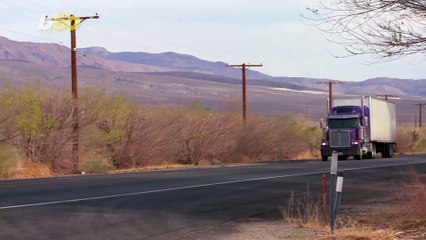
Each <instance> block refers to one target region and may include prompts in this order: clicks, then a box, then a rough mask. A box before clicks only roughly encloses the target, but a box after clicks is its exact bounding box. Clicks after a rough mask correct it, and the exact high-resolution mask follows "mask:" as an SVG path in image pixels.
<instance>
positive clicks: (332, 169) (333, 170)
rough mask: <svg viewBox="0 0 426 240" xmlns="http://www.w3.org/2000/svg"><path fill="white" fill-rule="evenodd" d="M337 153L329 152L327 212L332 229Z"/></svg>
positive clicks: (332, 228)
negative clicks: (328, 198) (328, 199)
mask: <svg viewBox="0 0 426 240" xmlns="http://www.w3.org/2000/svg"><path fill="white" fill-rule="evenodd" d="M338 159H339V155H338V153H337V152H336V151H333V153H332V154H331V167H330V201H329V205H330V206H329V214H330V227H331V230H332V231H333V230H334V227H333V224H334V214H333V212H334V202H335V197H334V191H336V177H337V162H338Z"/></svg>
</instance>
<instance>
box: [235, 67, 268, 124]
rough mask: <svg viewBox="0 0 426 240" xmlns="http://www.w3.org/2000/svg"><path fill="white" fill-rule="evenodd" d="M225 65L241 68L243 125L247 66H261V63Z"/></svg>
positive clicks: (245, 109)
mask: <svg viewBox="0 0 426 240" xmlns="http://www.w3.org/2000/svg"><path fill="white" fill-rule="evenodd" d="M226 66H227V67H238V68H241V70H242V78H243V83H242V85H243V121H244V125H245V124H246V122H247V95H246V85H247V77H246V75H247V74H246V73H247V68H248V67H262V66H263V65H262V64H246V63H243V64H231V65H229V64H228V65H226Z"/></svg>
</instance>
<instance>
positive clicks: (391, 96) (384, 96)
mask: <svg viewBox="0 0 426 240" xmlns="http://www.w3.org/2000/svg"><path fill="white" fill-rule="evenodd" d="M376 97H379V98H384V99H385V100H388V99H389V98H394V99H398V98H399V96H398V95H390V94H379V95H376Z"/></svg>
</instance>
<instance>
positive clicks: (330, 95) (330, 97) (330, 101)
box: [317, 80, 344, 112]
mask: <svg viewBox="0 0 426 240" xmlns="http://www.w3.org/2000/svg"><path fill="white" fill-rule="evenodd" d="M343 83H344V82H341V81H333V80H329V81H321V82H317V84H328V111H329V112H330V111H331V109H332V108H333V84H343Z"/></svg>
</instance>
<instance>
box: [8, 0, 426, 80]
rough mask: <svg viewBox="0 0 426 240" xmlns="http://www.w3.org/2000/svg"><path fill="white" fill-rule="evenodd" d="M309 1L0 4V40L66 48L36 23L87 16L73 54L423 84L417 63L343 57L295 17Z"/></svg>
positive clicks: (64, 39)
mask: <svg viewBox="0 0 426 240" xmlns="http://www.w3.org/2000/svg"><path fill="white" fill-rule="evenodd" d="M316 5H317V0H264V1H254V0H182V1H171V0H168V1H166V0H151V1H147V0H122V1H100V0H91V1H82V0H75V1H70V0H43V1H40V0H0V20H1V25H0V35H2V36H5V37H8V38H10V39H12V40H18V41H31V42H56V43H61V44H64V45H66V46H69V38H70V37H69V32H68V31H61V32H59V31H55V30H52V31H39V30H37V25H38V23H39V19H40V16H41V15H42V14H47V15H49V16H51V17H54V16H55V15H56V14H57V13H59V12H68V13H73V14H75V15H77V16H87V15H94V14H95V13H98V14H99V16H100V19H98V20H88V21H86V22H84V23H83V24H82V26H81V27H80V28H79V29H78V32H77V36H78V42H77V43H78V47H89V46H102V47H105V48H106V49H108V50H110V51H114V52H117V51H142V52H167V51H173V52H178V53H185V54H191V55H194V56H197V57H199V58H202V59H206V60H210V61H223V62H226V63H231V64H240V63H243V62H245V63H262V64H263V65H264V67H262V68H261V69H258V68H256V70H260V71H262V72H264V73H266V74H270V75H273V76H293V77H315V78H330V79H338V80H351V81H360V80H365V79H367V78H373V77H397V78H409V79H426V61H425V58H424V56H422V55H417V56H410V57H406V58H403V59H400V60H397V61H391V62H385V63H376V64H371V63H369V62H370V61H371V58H368V57H365V56H364V57H350V58H343V59H342V58H335V57H334V56H333V55H346V53H345V52H344V51H343V49H342V48H341V47H340V46H339V45H335V44H333V43H330V42H328V41H327V40H326V39H325V37H324V36H322V33H321V32H320V31H318V30H317V29H315V28H314V27H311V26H308V25H307V24H305V23H304V20H303V19H301V17H300V14H301V13H306V10H305V8H306V7H315V6H316Z"/></svg>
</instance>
